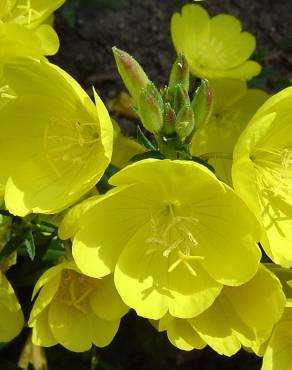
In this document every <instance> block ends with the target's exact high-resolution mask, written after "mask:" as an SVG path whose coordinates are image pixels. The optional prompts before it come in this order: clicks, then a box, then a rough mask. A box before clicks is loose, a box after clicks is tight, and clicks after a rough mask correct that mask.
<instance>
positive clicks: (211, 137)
mask: <svg viewBox="0 0 292 370" xmlns="http://www.w3.org/2000/svg"><path fill="white" fill-rule="evenodd" d="M210 87H211V90H212V93H213V102H214V106H213V112H212V115H211V117H210V120H209V121H208V122H207V123H206V124H204V125H203V126H202V127H197V128H196V131H195V134H194V136H193V140H192V154H193V155H196V156H201V155H204V154H205V157H206V159H209V158H210V159H209V161H208V162H209V163H210V164H211V165H212V166H213V167H214V169H215V172H216V175H217V177H218V178H219V179H220V180H221V181H224V182H225V183H226V184H228V185H230V186H231V185H232V180H231V166H232V152H233V148H234V146H235V143H236V141H237V139H238V137H239V136H240V134H241V132H242V130H243V129H244V128H245V126H246V125H247V123H248V122H249V120H250V119H251V117H252V116H253V115H254V113H255V112H256V110H257V109H258V108H259V107H260V106H261V105H262V104H263V103H264V101H265V100H266V99H267V98H268V94H266V93H265V92H264V91H262V90H257V89H248V88H247V85H246V83H245V82H244V81H240V80H232V79H217V80H212V81H210ZM225 155H226V158H224V156H225ZM220 156H221V157H223V158H220Z"/></svg>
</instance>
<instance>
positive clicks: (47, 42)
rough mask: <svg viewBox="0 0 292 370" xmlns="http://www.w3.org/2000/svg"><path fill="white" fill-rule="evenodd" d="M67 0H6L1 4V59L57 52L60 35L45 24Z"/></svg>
mask: <svg viewBox="0 0 292 370" xmlns="http://www.w3.org/2000/svg"><path fill="white" fill-rule="evenodd" d="M63 3H64V0H48V1H43V0H2V2H1V4H0V59H1V63H3V62H4V61H5V58H7V57H10V56H25V55H29V56H34V57H42V56H43V55H53V54H55V53H56V52H57V51H58V48H59V39H58V36H57V34H56V32H55V31H54V30H53V28H52V27H51V26H50V25H48V24H41V23H42V22H43V21H45V20H46V18H48V17H49V16H50V15H51V13H52V12H53V11H54V10H56V9H57V8H58V7H59V6H61V5H62V4H63Z"/></svg>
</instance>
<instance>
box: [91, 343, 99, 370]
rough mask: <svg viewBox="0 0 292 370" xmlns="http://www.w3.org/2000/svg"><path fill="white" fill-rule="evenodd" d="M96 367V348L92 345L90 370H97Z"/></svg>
mask: <svg viewBox="0 0 292 370" xmlns="http://www.w3.org/2000/svg"><path fill="white" fill-rule="evenodd" d="M97 365H98V356H97V348H96V346H95V345H94V344H93V345H92V348H91V360H90V370H97Z"/></svg>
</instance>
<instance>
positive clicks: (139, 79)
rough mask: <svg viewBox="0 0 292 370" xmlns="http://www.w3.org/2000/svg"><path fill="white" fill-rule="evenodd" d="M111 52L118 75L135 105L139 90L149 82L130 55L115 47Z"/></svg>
mask: <svg viewBox="0 0 292 370" xmlns="http://www.w3.org/2000/svg"><path fill="white" fill-rule="evenodd" d="M112 50H113V53H114V57H115V61H116V64H117V67H118V71H119V74H120V76H121V77H122V80H123V81H124V84H125V85H126V87H127V89H128V90H129V93H130V94H131V95H132V97H133V98H134V100H135V102H136V104H137V103H138V100H139V96H140V93H141V90H142V89H143V88H145V87H146V86H147V85H148V84H149V83H150V82H151V81H150V80H149V79H148V77H147V75H146V73H145V72H144V70H143V68H142V67H141V66H140V64H139V63H138V62H137V61H136V60H135V59H134V58H133V57H132V56H131V55H130V54H128V53H126V52H125V51H123V50H120V49H118V48H116V47H113V48H112Z"/></svg>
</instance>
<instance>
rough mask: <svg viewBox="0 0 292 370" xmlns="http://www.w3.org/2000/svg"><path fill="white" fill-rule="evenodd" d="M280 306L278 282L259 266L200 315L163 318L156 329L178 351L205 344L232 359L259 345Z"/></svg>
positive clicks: (225, 290) (282, 308)
mask: <svg viewBox="0 0 292 370" xmlns="http://www.w3.org/2000/svg"><path fill="white" fill-rule="evenodd" d="M284 306H285V295H284V293H283V291H282V288H281V284H280V282H279V280H278V279H277V278H276V277H275V276H274V275H273V274H272V273H271V272H270V271H269V270H268V269H266V268H265V267H264V266H260V268H259V270H258V272H257V274H256V275H255V277H254V278H253V279H251V280H250V281H249V282H247V283H245V284H243V285H241V286H239V287H227V286H225V287H224V288H223V290H222V292H221V293H220V295H219V296H218V297H217V298H216V300H215V302H214V303H213V305H212V306H211V307H210V308H209V309H207V310H206V311H205V312H203V313H202V314H201V315H199V316H197V317H194V318H192V319H187V320H182V319H177V318H174V317H169V318H167V319H165V318H163V319H162V320H160V321H161V322H160V323H159V327H160V330H167V335H168V337H169V339H170V341H171V342H172V343H173V344H174V345H175V346H177V347H178V348H180V349H184V350H191V349H193V348H199V346H200V343H201V345H203V343H207V344H208V345H209V346H210V347H212V348H213V349H214V350H215V351H216V352H218V353H219V354H224V355H226V356H232V355H233V354H234V353H236V352H237V351H238V350H239V349H240V348H241V346H244V347H250V348H253V349H256V348H258V347H259V346H260V345H261V344H263V343H264V342H265V341H266V340H267V339H268V338H269V336H270V334H271V332H272V329H273V327H274V325H275V323H276V322H277V321H278V320H279V319H280V317H281V315H282V313H283V311H284ZM183 327H185V329H184V330H182V328H183ZM200 341H201V342H200ZM280 368H281V367H279V369H280ZM275 369H276V368H275Z"/></svg>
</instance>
